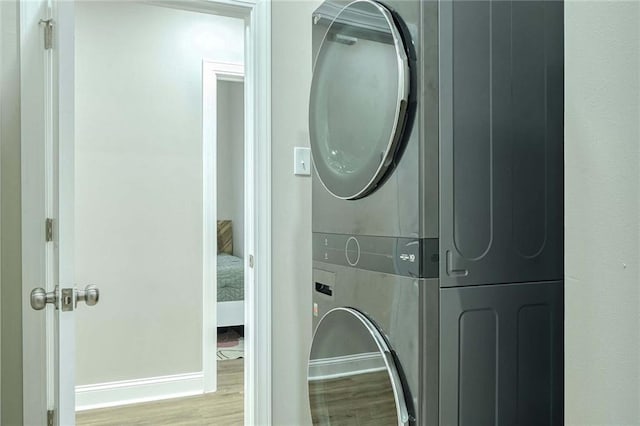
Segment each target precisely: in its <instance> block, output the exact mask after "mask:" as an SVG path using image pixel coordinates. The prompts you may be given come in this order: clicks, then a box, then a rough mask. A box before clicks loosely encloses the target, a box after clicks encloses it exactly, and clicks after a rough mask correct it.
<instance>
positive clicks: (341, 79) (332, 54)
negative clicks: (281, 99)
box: [309, 0, 410, 199]
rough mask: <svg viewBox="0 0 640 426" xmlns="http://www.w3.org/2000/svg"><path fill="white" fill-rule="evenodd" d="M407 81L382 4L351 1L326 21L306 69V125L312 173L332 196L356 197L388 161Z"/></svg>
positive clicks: (399, 128)
mask: <svg viewBox="0 0 640 426" xmlns="http://www.w3.org/2000/svg"><path fill="white" fill-rule="evenodd" d="M316 25H322V21H319V22H318V23H316ZM325 25H326V24H325ZM409 80H410V78H409V64H408V60H407V55H406V51H405V46H404V42H403V39H402V37H401V32H400V30H399V29H398V28H397V27H396V25H395V23H394V21H393V17H392V15H391V13H390V12H389V10H387V9H386V8H385V7H384V6H382V5H380V4H378V3H376V2H373V1H369V0H361V1H355V2H353V3H351V4H349V5H348V6H346V7H345V8H344V9H343V10H342V11H341V12H340V13H339V14H338V15H337V16H336V17H335V19H334V20H333V21H332V22H331V23H330V25H329V26H328V29H327V33H326V35H325V37H324V40H323V42H322V44H321V46H320V48H319V50H318V53H317V56H316V60H315V65H314V69H313V80H312V87H311V99H310V106H309V130H310V137H311V149H312V152H313V160H314V164H315V168H316V171H317V173H318V175H319V177H320V179H321V181H322V183H323V184H324V186H325V187H326V188H327V190H329V191H330V192H331V193H333V195H335V196H337V197H339V198H344V199H355V198H360V197H363V196H365V195H367V194H368V193H370V192H371V191H373V190H374V189H375V188H376V186H377V184H378V183H379V181H380V180H381V179H382V178H383V177H384V175H385V173H386V172H387V171H388V170H389V168H390V167H391V166H392V164H393V157H394V155H395V154H396V151H397V148H398V144H399V143H400V140H401V137H402V132H403V129H404V125H405V123H406V116H407V105H408V97H409V84H410V81H409Z"/></svg>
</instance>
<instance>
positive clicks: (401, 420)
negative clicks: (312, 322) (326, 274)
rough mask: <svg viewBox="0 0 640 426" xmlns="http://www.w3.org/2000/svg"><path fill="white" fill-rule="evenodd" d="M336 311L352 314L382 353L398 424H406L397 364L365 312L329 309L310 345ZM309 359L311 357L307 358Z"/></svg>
mask: <svg viewBox="0 0 640 426" xmlns="http://www.w3.org/2000/svg"><path fill="white" fill-rule="evenodd" d="M336 312H344V313H347V314H350V315H352V316H353V317H355V318H356V319H357V320H358V321H359V322H360V323H361V325H362V326H364V328H365V329H366V330H367V331H368V332H369V334H370V336H371V338H372V339H373V341H374V342H375V344H376V346H377V347H378V350H379V352H380V353H381V354H382V355H383V360H384V364H385V367H386V371H387V373H388V375H389V380H390V382H391V387H392V389H393V397H394V399H395V403H396V407H397V411H396V414H397V419H398V426H408V425H409V424H410V421H411V416H410V415H409V408H408V406H407V402H406V399H405V393H404V386H403V383H402V379H401V375H400V371H399V370H398V366H397V365H396V361H395V359H394V356H393V353H392V350H391V347H390V346H389V343H387V339H386V338H385V337H384V335H383V334H382V332H381V331H380V329H379V328H378V327H377V326H376V325H375V324H374V323H373V322H372V320H371V319H369V318H368V317H367V316H366V315H365V314H363V313H362V312H360V311H358V310H357V309H354V308H350V307H338V308H333V309H331V310H330V311H328V312H327V313H326V314H324V315H323V316H322V318H321V319H320V321H319V322H318V325H317V327H316V330H315V332H314V334H313V338H312V340H311V346H312V347H313V342H314V341H315V339H316V335H317V334H318V330H320V328H321V325H322V322H323V321H324V320H325V319H326V318H327V317H329V316H331V315H333V314H335V313H336ZM309 358H311V357H309ZM309 361H311V359H309ZM309 364H310V363H309ZM308 367H309V365H308V366H307V368H308ZM307 377H309V372H307Z"/></svg>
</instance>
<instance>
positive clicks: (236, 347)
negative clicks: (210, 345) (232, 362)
mask: <svg viewBox="0 0 640 426" xmlns="http://www.w3.org/2000/svg"><path fill="white" fill-rule="evenodd" d="M243 357H244V337H242V336H241V335H240V333H238V332H237V331H235V330H233V329H230V330H228V331H225V332H223V333H218V361H224V360H228V359H238V358H243Z"/></svg>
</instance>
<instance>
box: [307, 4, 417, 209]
mask: <svg viewBox="0 0 640 426" xmlns="http://www.w3.org/2000/svg"><path fill="white" fill-rule="evenodd" d="M357 3H365V4H370V5H373V6H374V7H375V8H376V9H377V10H378V11H379V12H380V14H381V15H382V16H384V19H385V20H386V23H387V26H388V29H389V30H390V34H391V36H392V38H393V45H394V47H395V51H396V55H397V58H396V62H397V72H398V74H397V76H398V77H397V82H398V93H397V99H396V103H395V117H394V122H393V125H392V128H391V134H390V138H389V141H388V143H387V146H386V148H385V150H384V152H383V153H382V156H381V158H380V161H379V164H378V167H377V170H376V171H375V172H374V173H373V174H372V175H371V178H370V180H369V181H368V182H367V183H366V184H365V185H364V186H363V187H362V188H360V190H358V191H356V192H354V193H351V194H349V195H340V194H336V191H334V190H332V189H331V188H329V185H327V183H326V182H325V181H324V179H323V178H322V175H321V173H320V172H319V168H318V166H317V159H316V158H315V157H316V156H315V155H312V162H313V164H314V167H315V169H316V172H317V174H318V177H319V180H320V183H321V184H322V186H323V187H324V188H325V189H326V190H327V191H328V192H329V193H330V194H331V195H333V196H334V197H336V198H339V199H342V200H357V199H359V198H363V197H365V196H367V195H369V194H370V193H371V192H373V191H374V190H375V189H376V188H377V186H378V184H379V182H380V181H381V180H382V179H383V178H384V177H385V176H386V174H387V172H388V171H389V168H390V167H393V163H394V159H395V156H396V154H397V152H398V151H401V150H399V149H398V147H399V144H400V143H401V141H402V138H403V136H404V133H405V125H406V121H407V115H408V114H409V96H410V93H411V78H410V72H411V71H410V65H409V57H408V54H407V46H406V43H408V41H405V40H404V37H403V34H402V31H401V30H400V28H399V27H398V24H397V23H396V22H395V19H394V15H393V13H392V12H391V10H390V9H388V8H387V6H385V5H384V4H382V3H380V2H378V1H376V0H354V1H352V2H350V3H348V4H347V5H345V6H344V7H343V8H342V9H341V10H340V12H339V13H338V14H337V15H336V17H335V18H334V20H333V21H332V22H331V24H330V25H329V27H328V29H327V33H326V34H325V35H324V37H323V40H322V42H321V43H320V46H323V45H324V44H325V43H326V42H327V41H328V37H329V35H330V32H331V31H330V29H331V27H332V26H333V25H334V23H336V22H339V17H340V15H341V14H342V13H343V12H345V11H346V10H347V9H349V8H351V7H352V6H353V5H354V4H357ZM321 51H322V47H321V48H320V50H319V51H318V56H320V52H321ZM317 61H318V57H316V58H314V63H313V77H312V90H311V92H312V97H311V101H312V102H313V85H314V84H315V82H316V79H317V75H316V70H317ZM311 111H312V109H311V108H310V109H309V114H310V117H309V118H310V123H311ZM310 139H311V151H312V154H313V153H314V151H316V152H318V151H317V149H314V147H315V145H316V144H314V141H313V139H314V133H313V132H310Z"/></svg>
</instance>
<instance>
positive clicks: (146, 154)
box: [74, 2, 253, 424]
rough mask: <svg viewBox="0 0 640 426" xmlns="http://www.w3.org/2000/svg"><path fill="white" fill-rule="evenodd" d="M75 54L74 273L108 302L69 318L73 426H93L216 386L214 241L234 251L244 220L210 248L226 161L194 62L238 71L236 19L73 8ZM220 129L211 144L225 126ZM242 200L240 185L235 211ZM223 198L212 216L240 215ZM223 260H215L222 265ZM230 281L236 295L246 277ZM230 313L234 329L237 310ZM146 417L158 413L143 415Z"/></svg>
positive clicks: (153, 9)
mask: <svg viewBox="0 0 640 426" xmlns="http://www.w3.org/2000/svg"><path fill="white" fill-rule="evenodd" d="M110 28H117V29H118V30H117V31H109V29H110ZM75 53H76V59H75V63H76V88H75V92H76V99H75V101H76V121H75V185H74V186H75V194H74V195H75V197H74V200H75V244H76V257H75V275H76V279H77V280H78V282H83V283H84V282H91V284H94V285H96V286H97V287H98V288H100V289H101V291H102V294H103V297H102V300H101V301H100V302H101V303H99V304H98V305H96V306H95V307H94V308H92V309H84V310H78V312H77V314H76V315H77V319H78V323H77V326H76V327H77V342H76V348H77V349H76V374H77V376H76V409H77V410H79V411H80V412H81V414H79V415H78V417H77V420H78V423H79V424H96V422H95V420H94V421H92V420H91V419H92V418H93V419H95V418H97V417H98V416H99V415H100V414H102V413H104V411H94V410H96V409H100V408H106V407H122V406H126V405H136V404H140V403H148V402H156V401H160V400H170V399H176V398H183V397H187V396H193V395H198V394H202V393H204V392H215V391H217V390H218V386H216V368H215V364H216V360H215V359H213V360H211V359H207V358H208V354H209V352H210V351H208V350H207V349H208V348H207V345H210V344H211V343H210V342H209V341H208V340H209V339H205V340H203V339H202V336H203V335H204V334H205V331H206V330H208V329H209V327H210V324H209V323H208V322H207V319H208V318H207V317H208V316H210V315H211V313H212V312H208V309H210V308H211V304H210V303H208V301H209V299H211V296H212V295H211V292H210V290H209V289H210V287H211V283H212V282H215V274H214V275H213V276H211V274H210V271H211V270H212V269H213V270H214V272H215V269H216V266H215V265H216V256H215V246H216V240H217V241H218V242H220V237H221V236H225V235H228V236H229V237H230V241H229V242H228V245H229V247H228V248H227V247H226V244H227V241H224V243H225V246H223V247H220V244H218V246H219V247H218V249H219V250H218V251H220V249H224V250H226V251H227V252H229V255H230V256H233V255H239V254H241V252H242V251H243V247H244V232H243V230H244V213H243V209H242V206H243V204H241V205H240V208H241V209H242V210H241V211H240V212H239V213H237V216H238V217H239V218H241V220H234V221H233V222H231V220H229V219H231V218H228V219H227V222H225V223H226V226H224V230H225V233H224V234H222V233H221V232H217V239H216V234H215V233H216V227H215V226H212V224H214V225H215V218H216V216H218V217H220V218H223V217H221V216H219V215H217V214H216V200H215V196H214V197H213V200H212V199H211V198H212V197H211V196H210V193H211V192H212V188H211V187H210V176H211V175H214V174H216V169H218V168H219V167H220V166H226V165H227V162H228V161H230V160H231V159H230V158H229V159H226V160H227V161H218V162H217V164H215V163H214V164H211V163H212V159H213V158H215V156H214V155H211V154H212V149H213V150H215V149H216V146H215V143H214V145H213V147H212V146H211V141H209V138H208V136H209V135H208V133H207V131H208V129H209V127H210V126H208V125H207V124H208V122H209V117H208V115H209V114H210V111H209V105H208V104H207V103H206V102H202V100H201V99H203V90H205V87H204V86H205V85H206V84H208V79H207V77H206V76H205V75H204V74H203V73H202V63H203V60H206V59H208V58H214V59H215V60H217V61H220V62H226V63H236V64H239V65H238V66H239V67H240V68H243V62H244V22H243V20H241V19H237V18H230V17H225V16H219V15H212V14H204V13H199V12H194V11H185V10H180V9H175V8H167V7H160V6H157V5H154V4H139V3H132V2H79V3H78V4H77V5H76V52H75ZM241 77H242V76H241ZM222 87H225V86H222ZM222 87H221V89H222ZM219 92H220V93H222V90H219ZM243 95H244V92H243V91H242V92H240V97H241V98H240V101H243ZM204 99H206V97H204ZM234 101H235V99H234ZM236 103H237V102H236ZM239 108H240V111H239V112H240V120H239V126H240V133H239V134H236V133H237V127H238V125H236V126H235V127H233V128H231V129H229V130H230V131H232V132H234V134H233V135H232V136H234V137H239V138H240V141H236V140H234V142H237V143H236V144H235V145H239V146H240V147H242V148H244V134H243V131H242V130H243V128H242V127H243V123H244V120H243V115H244V114H243V113H244V109H243V103H242V102H241V103H240V104H239ZM236 109H238V108H236ZM218 110H219V111H221V112H222V111H226V109H225V108H218ZM218 121H219V123H218V124H219V125H218V130H219V132H218V134H219V135H220V131H223V130H227V128H226V127H225V126H226V125H227V124H228V123H227V122H226V121H227V120H225V121H224V122H220V120H218ZM201 123H202V124H201ZM203 129H204V131H203ZM228 133H229V132H228V131H227V132H225V135H224V136H225V139H229V136H230V135H228ZM214 142H215V141H214ZM223 142H224V141H223V140H221V138H218V153H226V150H223V149H222V148H223V147H226V144H224V143H223ZM242 152H243V150H242V151H240V153H242ZM238 160H239V162H238V163H235V164H234V166H235V168H234V172H235V173H234V175H233V177H234V178H236V179H237V178H238V176H239V177H240V185H242V182H243V181H244V179H243V175H244V158H243V156H241V157H240V158H239V159H238ZM216 166H217V167H216ZM218 189H222V190H225V189H226V187H225V186H224V185H218ZM213 192H214V194H215V191H213ZM227 192H228V191H223V192H222V193H221V192H220V191H218V197H220V196H221V195H225V196H226V195H227ZM243 194H244V191H243V190H242V188H240V200H241V201H242V203H244V199H243V198H242V196H243ZM232 195H236V194H235V193H233V194H232ZM226 198H227V197H224V200H223V203H222V204H220V203H218V205H217V206H218V210H219V211H220V213H224V214H227V210H231V211H233V212H234V213H236V209H237V207H238V206H236V205H234V206H228V205H227V204H228V201H230V202H233V203H235V202H236V198H235V197H233V198H230V199H229V200H227V199H226ZM230 207H231V208H230ZM233 219H236V217H234V218H233ZM232 223H234V224H235V226H232ZM218 228H219V227H218ZM234 228H235V229H234ZM233 230H235V233H234V232H233ZM227 231H228V232H227ZM239 237H240V238H239ZM252 237H253V236H252V235H247V238H249V239H251V238H252ZM234 242H235V250H234V248H233V246H234V244H233V243H234ZM243 257H244V256H243ZM227 259H228V257H221V255H220V254H219V255H218V256H217V260H218V262H217V263H219V264H220V263H222V262H226V261H227ZM232 259H233V260H236V259H237V260H238V262H234V264H233V266H235V267H236V269H235V270H234V271H233V272H234V274H235V275H234V276H237V275H239V276H241V277H243V276H244V264H243V262H242V260H241V259H240V258H239V257H233V258H232ZM219 266H225V267H227V268H226V269H229V268H228V266H229V265H227V264H226V263H225V264H224V265H219ZM218 271H220V269H219V268H218ZM219 275H220V274H219ZM227 281H228V280H227ZM233 284H234V285H236V286H238V288H234V290H236V292H244V280H243V279H241V280H240V282H239V283H238V282H237V280H236V282H234V283H233ZM213 293H214V294H213V296H215V292H213ZM143 301H144V302H143ZM141 302H143V303H141ZM220 304H221V303H220V302H219V303H218V304H217V305H220ZM226 305H227V304H225V305H223V306H226ZM150 307H152V309H148V308H150ZM213 307H214V310H213V313H214V314H215V307H216V306H215V305H214V306H213ZM233 314H235V315H236V317H235V318H233V321H235V322H239V324H238V325H240V326H241V325H243V323H244V310H243V309H240V310H239V311H238V310H236V311H234V312H233ZM238 317H239V318H238ZM95 330H100V333H101V338H100V339H95V334H94V333H95ZM214 344H215V342H214ZM211 361H212V364H213V367H211V366H210V365H208V364H209V362H211ZM236 367H237V366H236ZM234 377H235V376H234ZM238 379H239V381H240V383H238V385H242V375H239V376H238ZM236 394H237V399H238V402H239V403H240V404H241V403H242V393H241V392H237V393H236ZM188 401H190V403H189V404H187V402H186V401H185V402H183V403H182V404H181V406H183V407H184V408H183V410H184V411H185V412H184V413H183V414H184V416H185V419H186V418H190V417H188V416H189V414H188V413H189V411H192V410H191V408H190V406H191V405H192V404H193V403H195V402H196V401H197V400H194V399H193V398H192V399H189V400H188ZM171 404H172V405H173V403H171ZM209 405H210V406H212V407H213V406H214V405H215V404H213V403H212V401H210V404H209ZM152 407H156V409H160V408H161V407H162V404H160V403H157V402H156V403H155V404H154V405H144V406H141V408H144V410H143V411H149V410H151V408H152ZM212 409H213V408H212ZM240 411H242V410H240ZM109 413H110V418H111V419H112V420H111V421H113V419H114V418H115V419H118V421H120V422H123V423H127V422H128V421H129V419H126V418H123V416H124V415H125V414H126V413H132V411H131V410H128V409H127V410H121V409H111V410H109ZM131 421H135V420H134V419H131Z"/></svg>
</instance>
